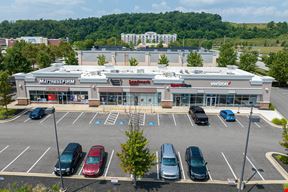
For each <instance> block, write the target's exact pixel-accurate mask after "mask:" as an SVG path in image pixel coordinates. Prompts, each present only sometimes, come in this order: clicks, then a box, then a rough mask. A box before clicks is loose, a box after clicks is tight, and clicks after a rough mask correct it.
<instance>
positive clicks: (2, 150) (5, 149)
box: [0, 145, 9, 154]
mask: <svg viewBox="0 0 288 192" xmlns="http://www.w3.org/2000/svg"><path fill="white" fill-rule="evenodd" d="M8 147H9V145H7V146H6V147H4V148H3V149H2V150H1V151H0V154H1V153H2V152H3V151H5V150H6V149H7V148H8Z"/></svg>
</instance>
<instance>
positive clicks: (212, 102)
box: [206, 97, 217, 107]
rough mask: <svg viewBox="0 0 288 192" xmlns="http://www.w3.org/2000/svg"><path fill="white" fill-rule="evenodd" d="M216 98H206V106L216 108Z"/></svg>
mask: <svg viewBox="0 0 288 192" xmlns="http://www.w3.org/2000/svg"><path fill="white" fill-rule="evenodd" d="M216 101H217V99H216V97H206V106H208V107H215V106H216Z"/></svg>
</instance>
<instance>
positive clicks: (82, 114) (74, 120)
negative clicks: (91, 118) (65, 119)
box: [72, 112, 84, 125]
mask: <svg viewBox="0 0 288 192" xmlns="http://www.w3.org/2000/svg"><path fill="white" fill-rule="evenodd" d="M83 114H84V112H82V113H80V115H78V117H77V118H76V119H75V120H74V121H73V123H72V124H73V125H74V124H75V123H76V122H77V121H78V119H79V118H80V117H81V116H82V115H83Z"/></svg>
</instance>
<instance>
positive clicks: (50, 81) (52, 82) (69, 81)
mask: <svg viewBox="0 0 288 192" xmlns="http://www.w3.org/2000/svg"><path fill="white" fill-rule="evenodd" d="M39 83H40V84H50V85H72V84H75V79H40V80H39Z"/></svg>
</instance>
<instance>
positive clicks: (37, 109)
mask: <svg viewBox="0 0 288 192" xmlns="http://www.w3.org/2000/svg"><path fill="white" fill-rule="evenodd" d="M41 109H42V108H41V107H36V108H35V109H33V111H40V110H41Z"/></svg>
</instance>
